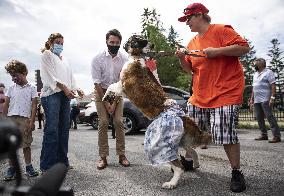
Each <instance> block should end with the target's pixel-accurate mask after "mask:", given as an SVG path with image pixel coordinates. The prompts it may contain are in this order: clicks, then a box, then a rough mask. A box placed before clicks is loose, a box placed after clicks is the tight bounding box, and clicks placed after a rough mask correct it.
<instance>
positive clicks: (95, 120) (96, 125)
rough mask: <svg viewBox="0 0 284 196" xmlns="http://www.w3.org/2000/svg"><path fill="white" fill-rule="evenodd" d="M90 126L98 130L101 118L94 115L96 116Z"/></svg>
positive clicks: (92, 118)
mask: <svg viewBox="0 0 284 196" xmlns="http://www.w3.org/2000/svg"><path fill="white" fill-rule="evenodd" d="M90 124H91V125H92V127H93V128H94V129H98V125H99V118H98V116H97V115H95V114H94V115H93V116H92V117H91V121H90Z"/></svg>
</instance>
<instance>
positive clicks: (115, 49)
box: [107, 45, 120, 54]
mask: <svg viewBox="0 0 284 196" xmlns="http://www.w3.org/2000/svg"><path fill="white" fill-rule="evenodd" d="M119 47H120V46H111V45H107V48H108V51H109V52H110V53H111V54H117V53H118V50H119Z"/></svg>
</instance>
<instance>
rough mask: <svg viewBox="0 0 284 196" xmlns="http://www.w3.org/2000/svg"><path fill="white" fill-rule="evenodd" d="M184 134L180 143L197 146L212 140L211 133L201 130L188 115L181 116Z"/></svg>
mask: <svg viewBox="0 0 284 196" xmlns="http://www.w3.org/2000/svg"><path fill="white" fill-rule="evenodd" d="M181 119H182V120H183V127H184V136H183V141H182V145H190V146H191V147H197V146H200V145H204V144H206V145H207V144H209V143H210V142H211V140H212V135H211V134H210V133H208V132H206V131H201V130H200V129H199V127H198V126H197V125H196V123H195V122H194V121H193V119H191V118H190V117H189V116H182V117H181Z"/></svg>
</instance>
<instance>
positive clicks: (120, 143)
mask: <svg viewBox="0 0 284 196" xmlns="http://www.w3.org/2000/svg"><path fill="white" fill-rule="evenodd" d="M94 94H95V103H96V107H97V114H98V118H99V124H98V134H99V137H98V145H99V156H100V157H107V156H108V155H109V145H108V133H107V132H108V125H109V114H108V112H107V110H106V108H105V106H104V103H103V102H102V101H101V99H100V98H99V96H98V94H97V91H96V90H95V92H94ZM113 125H114V128H115V134H116V154H117V155H124V154H125V132H124V128H123V100H122V98H121V99H120V100H119V102H118V103H117V106H116V109H115V112H114V114H113Z"/></svg>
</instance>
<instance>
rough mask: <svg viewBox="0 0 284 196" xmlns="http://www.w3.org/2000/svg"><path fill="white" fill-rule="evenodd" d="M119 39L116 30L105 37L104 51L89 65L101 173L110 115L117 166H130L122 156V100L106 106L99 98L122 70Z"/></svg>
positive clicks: (118, 33)
mask: <svg viewBox="0 0 284 196" xmlns="http://www.w3.org/2000/svg"><path fill="white" fill-rule="evenodd" d="M121 40H122V36H121V34H120V32H119V31H118V30H116V29H112V30H110V31H108V32H107V34H106V45H107V49H106V50H104V51H102V52H100V53H99V54H97V55H96V56H95V57H94V59H93V61H92V77H93V81H94V85H95V91H94V94H95V103H96V107H97V113H98V117H99V126H98V134H99V137H98V145H99V156H100V159H99V161H98V162H97V169H99V170H101V169H104V168H106V166H107V156H108V155H109V145H108V135H107V132H108V125H109V120H110V115H112V116H113V118H112V119H113V124H114V127H115V132H116V134H115V135H116V153H117V155H118V156H119V163H120V164H121V165H122V166H124V167H127V166H129V165H130V163H129V161H128V160H127V158H126V156H125V133H124V127H123V118H122V116H123V99H122V98H120V99H119V100H118V101H117V102H114V103H113V104H112V105H110V104H109V103H108V102H103V101H102V98H103V96H104V94H105V92H106V89H107V88H108V86H109V85H111V84H113V83H115V82H118V81H119V75H120V72H121V69H122V66H123V65H124V63H125V62H126V61H127V57H126V55H124V54H123V53H121V52H120V51H119V48H120V45H121Z"/></svg>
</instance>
